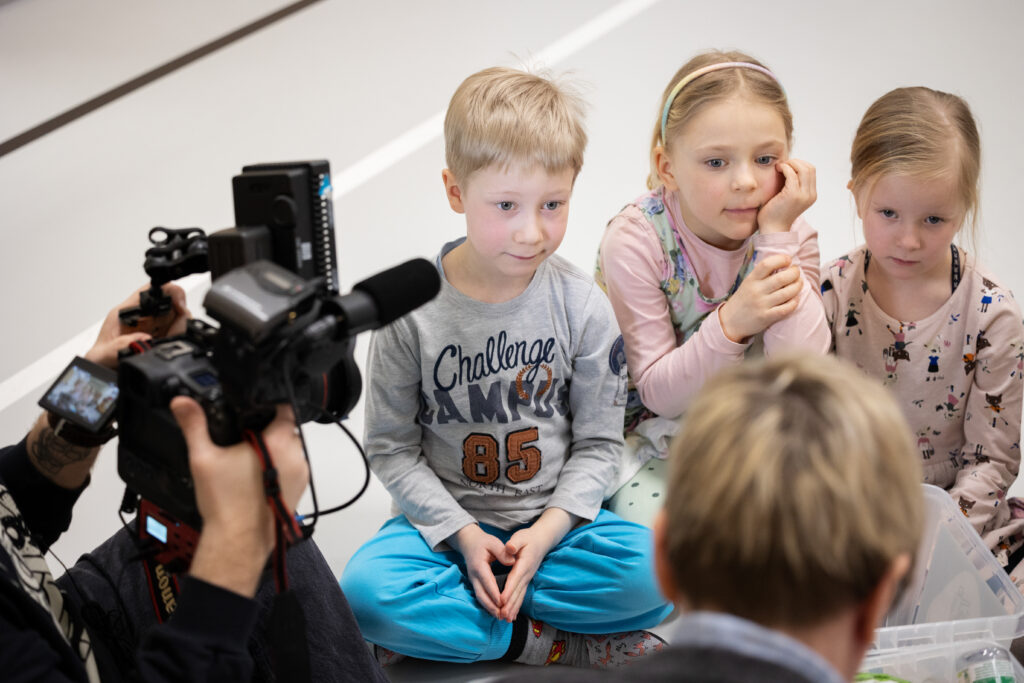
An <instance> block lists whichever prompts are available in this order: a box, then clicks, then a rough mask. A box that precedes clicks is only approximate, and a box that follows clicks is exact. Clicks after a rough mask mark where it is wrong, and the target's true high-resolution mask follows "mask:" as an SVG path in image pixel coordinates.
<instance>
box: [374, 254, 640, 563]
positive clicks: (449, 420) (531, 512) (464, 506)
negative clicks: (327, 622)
mask: <svg viewBox="0 0 1024 683" xmlns="http://www.w3.org/2000/svg"><path fill="white" fill-rule="evenodd" d="M461 242H462V240H461V239H460V240H457V241H455V242H450V243H448V244H446V245H445V246H444V247H443V248H442V250H441V253H440V254H439V255H438V258H437V267H438V270H440V271H441V280H442V284H441V291H440V293H439V294H438V295H437V297H436V298H435V299H434V300H433V301H431V302H430V303H428V304H426V305H425V306H422V307H420V308H418V309H417V310H415V311H413V312H412V313H410V314H408V315H406V316H405V317H403V318H400V319H399V320H396V321H395V322H393V323H392V324H390V325H388V326H387V327H384V328H382V329H380V330H378V331H376V332H375V333H374V334H373V336H372V338H371V340H370V352H369V359H368V370H367V391H366V418H365V419H366V431H365V439H364V441H365V443H366V451H367V454H368V456H369V459H370V466H371V468H372V469H373V471H374V473H375V474H376V475H377V476H378V477H379V478H380V480H381V482H383V484H384V486H385V487H386V488H387V489H388V492H390V493H391V496H392V498H393V499H394V501H395V503H396V507H397V508H398V511H400V512H402V513H404V514H405V515H406V516H407V517H408V519H409V521H410V522H411V523H412V524H413V525H414V526H416V528H417V529H419V531H420V533H421V534H423V538H424V539H425V540H426V542H427V543H428V544H429V545H430V547H431V548H433V549H437V547H438V546H439V545H440V544H441V543H442V542H443V541H444V540H445V539H446V538H448V537H449V536H451V535H452V534H454V533H455V532H456V531H458V530H459V529H461V528H462V527H464V526H466V525H468V524H473V523H474V522H481V523H484V524H489V525H492V526H496V527H499V528H502V529H511V528H514V527H517V526H520V525H523V524H529V523H532V522H533V521H534V520H536V519H537V517H539V516H540V514H541V513H542V512H543V511H544V510H545V509H547V508H551V507H558V508H561V509H563V510H565V511H566V512H569V513H571V514H573V515H577V516H579V517H581V518H583V519H585V520H592V519H594V517H595V516H596V515H597V513H598V510H599V508H600V506H601V499H602V495H603V493H604V490H605V487H606V486H607V484H608V482H609V481H610V480H611V478H612V477H613V476H614V474H615V468H616V466H617V462H618V460H619V452H620V451H621V449H622V420H623V410H624V406H625V397H626V391H625V390H626V366H625V360H624V354H623V353H622V341H621V337H620V335H619V329H618V326H617V325H616V322H615V316H614V314H613V312H612V309H611V305H610V304H609V303H608V299H607V298H606V297H605V295H604V293H603V292H602V291H601V290H600V289H599V288H598V287H597V285H595V284H594V281H593V279H592V278H591V277H590V276H589V275H586V274H584V273H583V272H582V271H581V270H579V269H578V268H576V267H575V266H573V265H571V264H570V263H569V262H568V261H566V260H564V259H562V258H561V257H559V256H557V255H555V256H551V257H549V258H548V259H547V260H545V261H544V262H542V263H541V265H540V267H539V268H538V269H537V272H536V273H535V274H534V277H533V279H532V280H531V282H530V284H529V286H528V287H527V288H526V291H524V292H523V293H522V294H520V295H519V296H518V297H516V298H514V299H512V300H510V301H506V302H503V303H498V304H488V303H482V302H480V301H477V300H475V299H471V298H470V297H467V296H465V295H464V294H462V293H461V292H459V291H458V290H457V289H455V288H454V287H452V286H451V285H450V284H449V283H448V281H447V279H446V278H445V277H444V270H443V268H442V267H441V257H442V256H443V255H444V254H446V253H447V252H448V251H450V250H451V249H453V248H455V247H456V246H457V245H458V244H459V243H461Z"/></svg>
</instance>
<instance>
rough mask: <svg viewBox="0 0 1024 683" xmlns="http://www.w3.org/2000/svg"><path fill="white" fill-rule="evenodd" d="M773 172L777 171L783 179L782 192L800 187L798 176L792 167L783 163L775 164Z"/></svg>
mask: <svg viewBox="0 0 1024 683" xmlns="http://www.w3.org/2000/svg"><path fill="white" fill-rule="evenodd" d="M775 170H777V171H779V172H780V173H781V174H782V177H783V184H782V191H785V190H787V189H788V190H790V191H792V190H793V188H795V187H799V186H800V174H799V173H797V172H796V169H794V168H793V166H792V165H791V164H790V163H788V162H785V161H780V162H779V163H777V164H775Z"/></svg>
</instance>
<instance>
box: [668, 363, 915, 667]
mask: <svg viewBox="0 0 1024 683" xmlns="http://www.w3.org/2000/svg"><path fill="white" fill-rule="evenodd" d="M919 460H920V458H919V457H917V455H916V454H915V451H914V448H913V444H912V442H911V439H910V434H909V430H908V428H907V426H906V423H905V422H904V420H903V417H902V415H901V413H900V410H899V408H898V406H897V405H896V404H895V403H894V401H893V399H892V398H891V397H890V396H889V395H888V393H887V392H886V390H885V389H884V388H883V387H882V386H881V385H879V384H878V383H877V382H874V381H872V380H870V379H868V378H867V377H865V376H864V375H863V373H861V372H859V371H858V370H856V369H855V368H853V367H852V366H848V365H846V364H845V363H843V362H842V361H839V360H837V359H835V358H833V357H816V356H807V357H795V356H790V357H776V358H774V359H770V360H766V361H762V362H752V363H745V364H743V365H741V366H738V367H735V368H732V369H729V370H726V371H723V372H722V373H720V374H719V375H717V376H716V377H715V378H713V379H712V380H711V381H710V382H708V384H707V385H706V386H705V387H704V388H703V390H702V391H701V394H700V395H699V397H698V399H697V400H696V401H695V402H694V404H693V405H692V407H691V408H690V409H689V411H688V412H687V416H686V420H685V424H684V425H683V428H682V431H681V433H680V434H679V436H678V437H677V438H676V439H675V441H674V442H673V444H672V448H671V452H670V454H669V463H670V464H669V468H670V470H669V483H668V487H667V493H666V496H667V499H666V502H665V507H664V509H663V510H662V511H661V513H660V515H659V517H658V519H657V520H656V522H655V529H654V532H655V546H656V558H657V559H656V569H657V574H658V580H659V583H660V584H661V587H662V590H663V591H664V592H665V594H666V596H667V597H669V598H670V599H671V600H673V601H674V602H676V603H677V604H678V605H679V606H680V607H681V608H683V609H684V610H686V611H696V610H701V611H710V612H718V613H727V614H731V615H734V616H737V617H740V618H743V619H746V620H748V621H751V622H754V623H756V624H759V625H761V626H764V627H767V628H770V629H774V630H777V631H781V632H782V633H784V634H786V635H788V636H791V637H792V638H795V639H796V640H798V641H800V642H802V643H804V644H805V645H807V646H808V647H810V648H811V649H812V650H815V651H816V652H818V654H820V655H822V656H823V657H824V658H825V659H826V660H827V661H828V662H829V663H830V664H831V665H832V666H833V667H834V668H835V669H836V670H837V671H838V672H839V673H840V674H841V675H844V676H845V677H846V680H849V679H850V678H852V676H853V675H854V674H855V673H856V671H857V667H858V665H859V664H860V661H861V659H862V657H863V655H864V652H865V651H866V649H867V647H868V645H869V644H870V643H871V640H872V638H873V632H874V629H875V627H876V626H877V625H878V622H879V621H880V619H881V618H882V617H883V616H884V614H885V612H886V611H887V609H888V607H889V605H890V603H891V601H892V599H893V597H894V595H895V593H896V592H897V589H898V587H899V586H900V584H901V582H902V579H903V577H904V576H905V575H906V573H907V572H908V570H909V569H910V566H911V563H912V557H913V553H914V551H915V550H916V548H917V544H918V540H919V537H920V533H921V529H922V523H923V514H924V512H923V501H922V495H921V484H920V482H921V470H920V463H919Z"/></svg>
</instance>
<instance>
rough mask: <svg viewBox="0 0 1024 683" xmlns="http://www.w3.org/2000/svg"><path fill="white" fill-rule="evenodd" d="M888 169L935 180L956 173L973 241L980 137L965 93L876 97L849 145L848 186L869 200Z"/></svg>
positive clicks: (911, 91)
mask: <svg viewBox="0 0 1024 683" xmlns="http://www.w3.org/2000/svg"><path fill="white" fill-rule="evenodd" d="M889 174H895V175H904V176H912V177H918V178H922V179H931V178H937V177H941V176H944V175H947V174H952V175H954V176H955V177H956V179H957V194H958V199H959V200H960V202H961V204H962V205H963V208H964V212H965V213H964V223H966V224H968V225H969V226H970V229H969V240H970V241H971V242H972V244H973V242H974V241H975V239H976V235H977V223H978V220H977V216H978V204H979V197H980V194H981V191H980V189H979V178H980V175H981V136H980V135H979V134H978V126H977V124H976V123H975V122H974V116H973V115H972V114H971V108H970V107H969V106H968V105H967V102H966V101H965V100H964V99H963V98H962V97H958V96H956V95H952V94H950V93H946V92H942V91H940V90H932V89H931V88H925V87H921V86H918V87H912V88H896V89H895V90H890V91H889V92H887V93H886V94H884V95H882V96H881V97H879V98H878V99H877V100H875V101H874V102H873V103H872V105H871V106H870V107H868V110H867V111H866V112H865V113H864V117H863V118H862V119H861V122H860V126H858V127H857V135H856V136H855V137H854V139H853V146H852V148H851V150H850V189H851V190H853V193H854V195H855V196H856V197H857V198H858V201H860V200H866V198H867V197H869V196H870V194H871V190H872V189H874V185H875V183H877V182H878V180H879V179H880V178H881V177H882V176H884V175H889Z"/></svg>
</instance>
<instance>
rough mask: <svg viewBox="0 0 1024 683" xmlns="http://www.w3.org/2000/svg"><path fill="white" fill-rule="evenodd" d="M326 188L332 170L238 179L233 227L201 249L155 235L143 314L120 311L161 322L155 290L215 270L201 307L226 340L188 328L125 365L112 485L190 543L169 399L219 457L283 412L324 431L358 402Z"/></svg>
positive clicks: (182, 453) (275, 167)
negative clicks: (195, 406) (187, 406)
mask: <svg viewBox="0 0 1024 683" xmlns="http://www.w3.org/2000/svg"><path fill="white" fill-rule="evenodd" d="M329 174H330V171H329V166H328V164H327V162H326V161H314V162H297V163H294V164H291V163H286V164H263V165H258V166H246V167H245V168H244V169H243V172H242V175H240V176H237V177H236V178H235V179H234V181H233V187H234V197H235V214H236V221H237V222H238V223H239V226H238V227H234V228H229V229H227V230H222V231H220V232H218V233H214V234H213V235H211V236H210V237H209V238H207V237H206V235H205V234H204V233H203V231H202V230H199V229H197V228H189V229H185V230H171V229H165V228H160V229H154V231H159V239H160V241H159V242H156V240H154V241H155V242H156V244H155V246H154V247H153V248H152V249H150V250H149V251H147V254H146V270H147V272H148V273H150V276H151V278H152V280H153V288H152V289H151V290H150V292H149V294H150V297H149V302H150V306H151V310H150V311H148V312H147V311H145V310H140V309H134V310H132V311H126V313H129V314H130V315H131V316H132V317H131V320H132V322H133V323H134V322H137V321H138V320H139V318H140V317H145V316H146V315H148V314H150V313H152V312H155V311H159V310H161V309H165V308H166V305H164V304H161V303H160V301H159V299H160V297H162V292H161V290H160V287H159V285H160V284H162V283H163V282H167V281H170V279H173V278H175V277H180V276H182V275H184V274H188V273H190V272H202V271H203V270H205V269H206V268H207V267H210V268H211V270H213V275H214V278H215V279H214V282H213V285H212V287H211V289H210V291H209V292H208V293H207V295H206V298H205V300H204V307H205V308H206V311H207V313H208V314H209V315H210V317H212V318H213V319H214V320H216V321H217V322H218V323H219V324H220V327H219V328H218V327H214V326H212V325H209V324H207V323H204V322H202V321H199V320H191V321H189V324H188V328H187V331H186V333H185V334H184V335H181V336H178V337H173V338H169V339H162V340H155V341H152V342H150V343H148V344H146V346H147V347H149V348H146V349H145V350H142V349H139V348H136V350H135V351H136V352H135V353H132V351H129V352H128V354H129V355H125V356H124V357H123V358H122V359H121V361H120V363H119V372H118V375H119V377H118V385H119V390H120V398H119V401H118V414H117V415H118V418H117V420H118V426H119V430H120V441H119V446H118V472H119V474H120V476H121V478H122V479H123V480H124V481H125V483H126V484H127V486H128V488H129V489H130V490H132V491H133V492H135V493H137V494H139V495H141V496H142V498H144V499H145V500H148V501H150V502H152V503H153V504H154V505H156V506H157V507H159V508H161V509H162V510H163V511H165V512H166V513H168V514H169V515H171V516H173V517H174V518H177V519H178V520H179V521H181V522H183V523H185V524H187V525H189V526H192V527H194V528H196V529H198V528H199V526H200V524H201V519H200V517H199V514H198V511H197V509H196V505H195V492H194V487H193V483H192V478H191V474H190V470H189V467H188V451H187V448H186V444H185V440H184V437H183V435H182V433H181V430H180V429H179V428H178V425H177V422H176V421H175V419H174V416H173V414H172V413H171V411H170V408H169V404H170V401H171V399H172V398H174V397H175V396H178V395H187V396H191V397H192V398H194V399H195V400H196V401H197V402H199V404H200V405H201V406H202V407H203V409H204V411H205V413H206V417H207V422H208V425H209V431H210V436H211V438H212V440H213V441H214V442H215V443H217V444H219V445H224V446H226V445H231V444H235V443H238V442H239V441H240V440H241V438H242V433H243V430H246V429H251V430H254V431H259V430H261V429H263V427H265V426H266V425H267V424H268V423H269V422H270V421H271V420H272V419H273V417H274V414H275V410H276V409H275V406H276V404H278V403H289V404H293V405H294V406H295V408H296V411H297V414H296V421H297V422H300V423H301V422H306V421H309V420H312V419H317V420H320V421H324V422H331V421H334V420H336V419H340V418H343V417H345V416H347V414H348V412H349V411H350V410H351V408H352V407H353V406H354V405H355V403H356V401H357V400H358V398H359V394H360V391H361V388H362V384H361V379H360V375H359V369H358V367H357V366H356V364H355V360H354V357H353V351H354V347H355V339H354V334H351V335H350V334H348V333H347V326H346V324H345V321H344V320H339V319H338V316H340V315H345V313H346V305H345V302H344V299H345V298H344V297H338V296H337V294H336V291H337V268H336V265H335V254H334V226H333V217H332V215H331V211H330V197H329V192H330V175H329ZM243 221H244V222H245V224H243ZM151 239H153V232H151ZM198 255H202V257H203V258H202V260H201V259H200V258H199V256H198ZM254 257H266V258H271V259H273V261H275V262H271V261H269V260H256V261H254V262H250V260H251V259H253V258H254ZM207 258H208V261H207V260H206V259H207ZM278 262H280V264H281V265H279V263H278ZM350 298H351V295H350ZM357 298H358V297H357ZM348 308H351V305H349V306H348ZM125 318H126V316H125V315H124V314H123V315H122V319H123V320H124V319H125ZM138 351H141V352H138Z"/></svg>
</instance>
